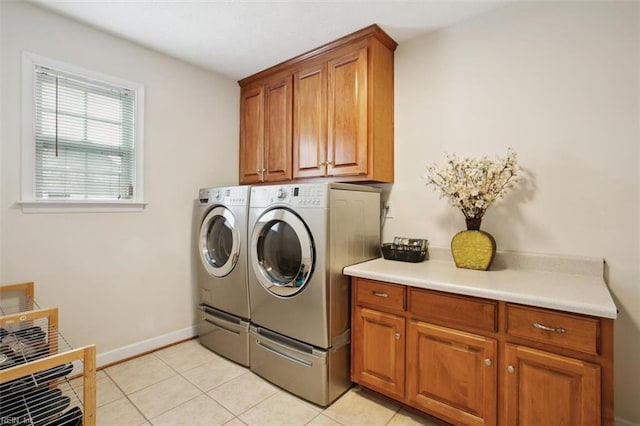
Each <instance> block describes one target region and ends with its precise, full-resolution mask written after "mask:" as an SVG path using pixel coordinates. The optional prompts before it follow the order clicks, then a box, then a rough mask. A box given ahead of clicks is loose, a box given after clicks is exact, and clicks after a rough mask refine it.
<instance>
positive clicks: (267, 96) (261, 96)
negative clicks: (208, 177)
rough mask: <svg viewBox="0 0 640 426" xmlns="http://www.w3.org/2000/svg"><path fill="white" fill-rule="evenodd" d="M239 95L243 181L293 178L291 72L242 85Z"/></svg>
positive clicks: (241, 172) (241, 175)
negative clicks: (249, 84)
mask: <svg viewBox="0 0 640 426" xmlns="http://www.w3.org/2000/svg"><path fill="white" fill-rule="evenodd" d="M240 96H241V98H240V117H241V120H240V159H241V160H240V182H241V183H246V184H248V183H258V182H276V181H282V180H289V179H291V98H292V93H291V76H289V75H288V74H284V75H282V74H279V75H275V76H272V77H270V78H267V79H264V80H263V81H260V82H258V83H256V84H253V85H251V86H247V87H243V88H242V91H241V95H240Z"/></svg>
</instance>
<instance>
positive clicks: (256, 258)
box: [248, 183, 380, 406]
mask: <svg viewBox="0 0 640 426" xmlns="http://www.w3.org/2000/svg"><path fill="white" fill-rule="evenodd" d="M249 228H250V229H251V231H250V235H249V262H250V267H249V274H248V275H249V294H250V305H251V322H252V326H251V331H250V336H251V338H250V342H251V343H250V347H251V362H250V364H251V370H252V371H254V372H255V373H257V374H258V375H260V376H262V377H264V378H266V379H268V380H270V381H271V382H273V383H275V384H277V385H279V386H281V387H283V388H284V389H287V390H289V391H290V392H292V393H294V394H296V395H298V396H300V397H302V398H305V399H307V400H309V401H311V402H313V403H315V404H318V405H322V406H326V405H329V404H330V403H331V402H332V401H334V400H335V399H336V398H337V397H338V396H340V395H341V394H342V393H343V392H344V391H346V390H347V389H348V388H349V387H350V386H351V381H350V379H349V352H350V349H349V348H350V345H349V341H350V303H349V300H350V298H349V293H350V292H349V283H348V280H347V278H346V277H345V276H343V275H342V269H343V268H344V267H345V266H347V265H351V264H354V263H358V262H362V261H365V260H369V259H373V258H376V257H379V247H380V191H379V190H378V188H373V187H367V186H361V185H350V184H336V183H317V184H316V183H313V184H299V185H279V186H268V187H252V188H251V202H250V206H249Z"/></svg>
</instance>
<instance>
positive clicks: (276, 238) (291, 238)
mask: <svg viewBox="0 0 640 426" xmlns="http://www.w3.org/2000/svg"><path fill="white" fill-rule="evenodd" d="M250 247H251V250H250V251H251V264H252V265H253V269H254V271H255V275H256V277H257V279H258V281H259V282H260V284H261V285H262V286H263V287H264V288H265V289H266V290H267V291H269V292H270V293H272V294H274V295H276V296H281V297H289V296H294V295H296V294H297V293H298V292H300V291H302V289H304V287H305V285H306V284H307V282H308V281H309V279H310V278H311V274H312V272H313V266H314V248H313V239H312V237H311V234H310V233H309V231H308V229H307V227H306V226H305V224H304V222H303V221H302V220H301V219H300V218H299V217H298V216H297V215H296V214H295V213H293V212H291V211H289V210H285V209H273V210H269V211H267V212H266V213H264V214H263V215H262V216H260V218H259V219H258V221H257V222H256V224H255V226H254V228H253V233H252V235H251V246H250Z"/></svg>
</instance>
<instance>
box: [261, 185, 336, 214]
mask: <svg viewBox="0 0 640 426" xmlns="http://www.w3.org/2000/svg"><path fill="white" fill-rule="evenodd" d="M328 194H329V186H328V185H327V184H323V183H319V184H314V183H307V184H300V185H278V186H263V187H259V186H257V187H252V188H251V200H250V203H249V207H268V206H271V205H274V204H280V205H288V206H291V207H295V208H302V207H316V208H324V207H327V205H328Z"/></svg>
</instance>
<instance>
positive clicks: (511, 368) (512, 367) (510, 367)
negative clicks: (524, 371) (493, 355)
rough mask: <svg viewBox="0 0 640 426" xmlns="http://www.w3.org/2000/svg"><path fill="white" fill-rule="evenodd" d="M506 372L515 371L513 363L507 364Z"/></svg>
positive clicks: (511, 372)
mask: <svg viewBox="0 0 640 426" xmlns="http://www.w3.org/2000/svg"><path fill="white" fill-rule="evenodd" d="M507 372H508V373H509V374H513V373H515V372H516V368H515V367H514V366H513V365H509V366H508V367H507Z"/></svg>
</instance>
